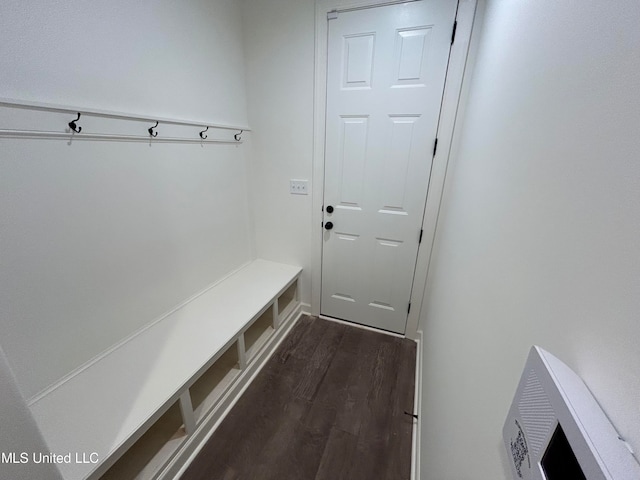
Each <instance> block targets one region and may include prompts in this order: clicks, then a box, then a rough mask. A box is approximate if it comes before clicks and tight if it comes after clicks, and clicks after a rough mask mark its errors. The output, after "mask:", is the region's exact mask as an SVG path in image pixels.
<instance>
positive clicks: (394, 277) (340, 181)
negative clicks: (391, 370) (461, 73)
mask: <svg viewBox="0 0 640 480" xmlns="http://www.w3.org/2000/svg"><path fill="white" fill-rule="evenodd" d="M456 7H457V2H456V1H455V0H422V1H419V2H413V3H408V4H401V5H390V6H383V7H376V8H369V9H364V10H357V11H350V12H341V13H339V15H338V18H336V19H333V20H329V29H328V31H329V37H328V62H327V117H326V139H325V192H324V205H325V206H328V205H331V206H333V207H334V210H333V213H329V212H326V211H325V215H324V221H325V224H326V222H331V223H332V224H333V225H334V227H333V229H332V230H325V231H324V242H323V261H322V297H321V313H322V314H324V315H328V316H333V317H337V318H341V319H344V320H350V321H354V322H357V323H361V324H364V325H370V326H374V327H378V328H383V329H385V330H390V331H393V332H398V333H404V330H405V326H406V319H407V307H408V303H409V298H410V296H411V287H412V282H413V274H414V268H415V261H416V257H417V252H418V239H419V235H420V226H421V223H422V215H423V211H424V205H425V200H426V194H427V187H428V183H429V173H430V170H431V160H432V149H433V142H434V140H435V135H436V129H437V122H438V116H439V111H440V102H441V98H442V90H443V87H444V78H445V73H446V67H447V61H448V56H449V48H450V38H451V30H452V27H453V22H454V19H455V12H456Z"/></svg>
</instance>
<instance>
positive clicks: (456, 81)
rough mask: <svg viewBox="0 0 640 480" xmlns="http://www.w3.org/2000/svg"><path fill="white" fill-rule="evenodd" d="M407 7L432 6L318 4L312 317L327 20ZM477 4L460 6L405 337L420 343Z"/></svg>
mask: <svg viewBox="0 0 640 480" xmlns="http://www.w3.org/2000/svg"><path fill="white" fill-rule="evenodd" d="M407 1H428V0H391V1H389V0H364V1H363V0H318V1H317V2H316V29H315V32H316V34H315V82H314V135H313V184H312V186H313V188H312V205H313V207H312V208H313V214H312V232H311V233H312V245H311V249H312V250H311V251H312V256H311V314H312V315H319V314H320V296H321V283H322V282H321V279H322V277H321V275H322V232H323V230H322V219H323V216H322V206H323V200H324V199H323V196H324V154H325V152H324V139H325V113H326V100H327V84H326V83H327V82H326V74H327V29H328V27H327V14H328V13H329V12H332V11H338V12H340V11H344V10H352V9H360V8H371V7H376V6H383V5H392V4H396V3H407ZM476 6H477V0H459V1H458V13H457V17H456V21H457V28H456V37H455V42H454V43H453V46H452V48H451V53H450V57H449V65H448V68H447V74H446V80H445V87H444V95H443V101H442V107H441V110H440V122H439V125H438V133H437V137H438V150H437V153H436V156H435V157H434V159H433V165H432V170H431V178H430V181H429V189H428V194H427V200H426V205H425V213H424V218H423V223H422V228H423V230H424V234H423V238H422V243H421V245H420V248H419V249H418V259H417V262H416V269H415V273H414V281H413V290H412V293H411V311H410V312H409V318H408V320H407V329H406V333H405V336H406V337H407V338H412V339H417V338H418V322H419V319H420V311H421V309H422V299H423V296H424V289H425V286H426V281H427V275H428V270H429V261H430V258H431V251H432V248H433V243H434V237H435V229H436V224H437V220H438V213H439V211H440V203H441V198H442V191H443V188H444V181H445V177H446V170H447V165H448V162H449V157H450V154H451V145H452V140H453V137H454V133H455V123H456V116H457V111H458V104H459V100H460V95H461V90H462V85H463V79H464V72H465V67H466V60H467V53H468V50H469V42H470V39H471V31H472V27H473V20H474V16H475V11H476Z"/></svg>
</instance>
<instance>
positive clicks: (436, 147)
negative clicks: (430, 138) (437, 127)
mask: <svg viewBox="0 0 640 480" xmlns="http://www.w3.org/2000/svg"><path fill="white" fill-rule="evenodd" d="M436 150H438V137H436V141H435V142H433V156H434V157H435V156H436Z"/></svg>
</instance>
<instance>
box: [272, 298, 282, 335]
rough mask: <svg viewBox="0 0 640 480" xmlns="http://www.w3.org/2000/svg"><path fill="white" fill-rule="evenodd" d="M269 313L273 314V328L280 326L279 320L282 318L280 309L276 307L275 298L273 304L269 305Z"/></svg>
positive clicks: (276, 301) (276, 300)
mask: <svg viewBox="0 0 640 480" xmlns="http://www.w3.org/2000/svg"><path fill="white" fill-rule="evenodd" d="M271 314H272V315H273V329H274V330H277V329H278V327H280V322H281V321H282V319H281V318H280V309H279V308H278V299H277V298H276V299H275V300H274V301H273V306H272V307H271Z"/></svg>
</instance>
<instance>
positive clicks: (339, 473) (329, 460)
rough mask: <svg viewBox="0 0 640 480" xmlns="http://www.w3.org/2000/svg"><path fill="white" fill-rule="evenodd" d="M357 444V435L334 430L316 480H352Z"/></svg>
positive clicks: (337, 429) (330, 435)
mask: <svg viewBox="0 0 640 480" xmlns="http://www.w3.org/2000/svg"><path fill="white" fill-rule="evenodd" d="M357 443H358V438H357V437H356V436H355V435H352V434H350V433H348V432H345V431H344V430H340V429H339V428H332V429H331V433H330V434H329V438H328V440H327V444H326V446H325V449H324V452H323V455H322V460H321V462H320V465H319V467H318V471H317V473H316V476H315V478H314V480H351V477H350V476H349V475H351V473H350V470H351V464H352V462H353V456H354V454H355V451H356V446H357ZM309 478H311V477H309Z"/></svg>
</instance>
